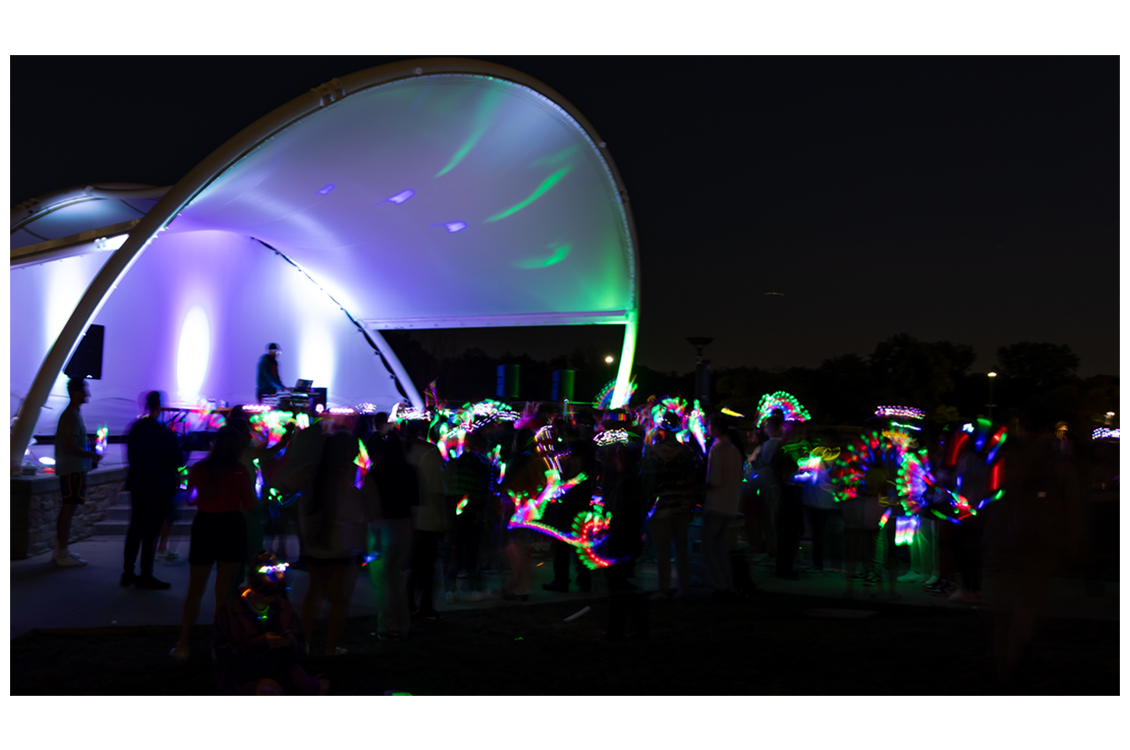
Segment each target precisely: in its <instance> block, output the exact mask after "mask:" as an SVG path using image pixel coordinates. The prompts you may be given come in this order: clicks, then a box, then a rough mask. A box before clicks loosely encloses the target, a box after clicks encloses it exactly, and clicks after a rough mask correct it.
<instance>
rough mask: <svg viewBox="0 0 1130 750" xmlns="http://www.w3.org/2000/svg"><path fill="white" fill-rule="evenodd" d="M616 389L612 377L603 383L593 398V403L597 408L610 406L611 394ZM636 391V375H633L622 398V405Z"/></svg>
mask: <svg viewBox="0 0 1130 750" xmlns="http://www.w3.org/2000/svg"><path fill="white" fill-rule="evenodd" d="M615 390H616V379H615V378H613V379H612V380H609V381H608V382H607V383H605V384H604V387H603V388H601V389H600V390H599V391H598V392H597V394H596V398H594V399H593V403H594V405H595V406H596V408H598V409H608V408H610V407H611V406H612V395H613V393H614V392H615ZM635 392H636V376H635V375H633V376H632V379H631V381H630V382H629V383H628V394H627V397H626V398H625V399H624V405H625V406H627V405H628V404H629V403H630V402H631V400H632V395H633V394H634V393H635Z"/></svg>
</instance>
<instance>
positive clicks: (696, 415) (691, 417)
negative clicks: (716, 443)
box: [687, 399, 706, 453]
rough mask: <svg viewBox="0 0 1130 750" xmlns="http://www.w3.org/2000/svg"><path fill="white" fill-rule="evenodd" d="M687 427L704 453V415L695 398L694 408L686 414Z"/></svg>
mask: <svg viewBox="0 0 1130 750" xmlns="http://www.w3.org/2000/svg"><path fill="white" fill-rule="evenodd" d="M687 429H688V430H689V431H690V433H691V434H692V435H694V439H695V440H696V441H698V446H699V447H700V448H702V452H703V453H706V415H705V414H703V411H702V407H701V406H699V404H698V400H697V399H695V402H694V408H693V409H691V411H690V413H689V414H688V415H687Z"/></svg>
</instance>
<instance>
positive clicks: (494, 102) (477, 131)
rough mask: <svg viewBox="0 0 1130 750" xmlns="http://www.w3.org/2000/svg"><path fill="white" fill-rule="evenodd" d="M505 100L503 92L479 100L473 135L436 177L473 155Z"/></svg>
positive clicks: (469, 136) (495, 91)
mask: <svg viewBox="0 0 1130 750" xmlns="http://www.w3.org/2000/svg"><path fill="white" fill-rule="evenodd" d="M505 98H506V95H505V92H504V91H503V90H488V91H487V92H486V93H484V94H483V96H482V98H481V99H480V100H479V106H478V108H477V109H476V110H475V117H474V125H473V126H472V128H471V134H470V135H468V136H467V140H466V141H464V142H463V145H462V146H461V147H460V148H459V150H458V151H456V152H455V155H454V156H452V157H451V160H450V161H448V162H447V166H446V167H444V168H443V169H441V170H440V171H439V172H437V173H436V177H443V176H444V175H445V174H447V173H448V172H450V171H451V170H453V169H455V167H457V166H458V165H459V162H461V161H463V157H465V156H466V155H467V154H469V153H471V149H473V148H474V147H475V144H476V143H478V142H479V139H480V138H482V137H483V135H485V134H486V132H487V130H489V129H490V126H491V123H492V121H493V120H494V115H495V113H496V112H497V111H498V108H499V106H500V105H501V104H502V102H503V101H504V100H505ZM433 179H434V178H433Z"/></svg>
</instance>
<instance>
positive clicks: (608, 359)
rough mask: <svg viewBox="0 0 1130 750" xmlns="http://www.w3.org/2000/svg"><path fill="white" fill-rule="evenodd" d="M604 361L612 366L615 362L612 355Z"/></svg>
mask: <svg viewBox="0 0 1130 750" xmlns="http://www.w3.org/2000/svg"><path fill="white" fill-rule="evenodd" d="M604 361H605V363H607V364H612V362H613V361H614V360H613V358H612V355H611V354H609V355H608V356H607V357H605V358H604Z"/></svg>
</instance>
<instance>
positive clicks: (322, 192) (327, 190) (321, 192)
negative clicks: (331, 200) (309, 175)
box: [318, 185, 334, 195]
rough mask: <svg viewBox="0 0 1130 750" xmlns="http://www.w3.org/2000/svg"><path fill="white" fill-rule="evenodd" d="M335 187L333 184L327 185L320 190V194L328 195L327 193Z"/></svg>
mask: <svg viewBox="0 0 1130 750" xmlns="http://www.w3.org/2000/svg"><path fill="white" fill-rule="evenodd" d="M333 189H334V186H333V185H326V186H325V187H324V188H322V189H321V190H319V191H318V195H326V194H327V193H329V192H330V191H331V190H333Z"/></svg>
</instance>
